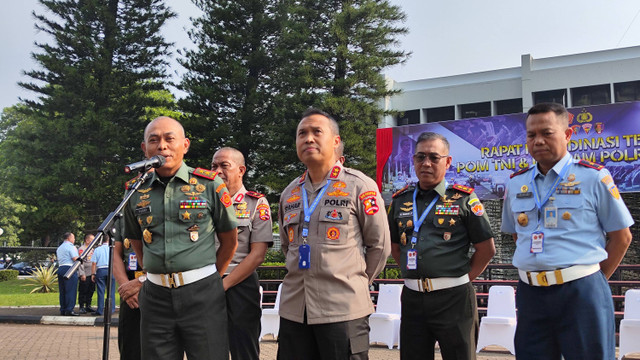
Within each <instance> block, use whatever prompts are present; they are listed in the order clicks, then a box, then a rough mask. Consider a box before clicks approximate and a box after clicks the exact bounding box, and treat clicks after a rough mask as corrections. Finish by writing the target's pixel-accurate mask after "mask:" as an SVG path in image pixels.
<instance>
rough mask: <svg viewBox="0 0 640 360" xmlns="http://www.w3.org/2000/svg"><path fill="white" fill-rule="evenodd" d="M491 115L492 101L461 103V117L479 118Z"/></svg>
mask: <svg viewBox="0 0 640 360" xmlns="http://www.w3.org/2000/svg"><path fill="white" fill-rule="evenodd" d="M485 116H491V102H481V103H473V104H462V105H460V118H461V119H468V118H477V117H485Z"/></svg>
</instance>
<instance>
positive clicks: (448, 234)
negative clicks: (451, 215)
mask: <svg viewBox="0 0 640 360" xmlns="http://www.w3.org/2000/svg"><path fill="white" fill-rule="evenodd" d="M442 239H444V241H449V240H451V233H450V232H448V231H446V232H445V233H444V234H443V235H442Z"/></svg>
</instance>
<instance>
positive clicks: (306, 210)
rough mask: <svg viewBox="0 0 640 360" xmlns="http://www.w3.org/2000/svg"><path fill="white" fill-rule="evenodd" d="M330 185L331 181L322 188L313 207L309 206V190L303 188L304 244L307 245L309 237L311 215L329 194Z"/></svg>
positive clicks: (312, 204)
mask: <svg viewBox="0 0 640 360" xmlns="http://www.w3.org/2000/svg"><path fill="white" fill-rule="evenodd" d="M329 185H331V180H328V181H327V184H326V185H325V186H324V187H322V190H320V193H319V194H318V196H316V198H315V199H314V200H313V203H311V206H309V199H308V197H307V189H305V188H304V186H303V187H302V203H303V205H304V222H303V223H302V242H303V243H305V244H306V243H307V236H309V222H311V214H313V211H314V210H315V209H316V207H317V206H318V204H319V203H320V200H321V199H322V197H323V196H324V193H325V192H327V188H328V187H329Z"/></svg>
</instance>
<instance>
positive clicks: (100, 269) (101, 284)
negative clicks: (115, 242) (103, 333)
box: [91, 236, 116, 315]
mask: <svg viewBox="0 0 640 360" xmlns="http://www.w3.org/2000/svg"><path fill="white" fill-rule="evenodd" d="M109 250H110V249H109V237H108V236H104V237H103V238H102V245H100V246H99V247H98V248H97V249H95V251H94V252H93V256H92V257H91V264H92V265H91V281H93V282H95V283H96V287H97V288H98V291H97V292H98V309H97V310H96V315H103V314H104V302H105V292H106V289H107V279H108V278H109ZM115 287H116V282H115V280H114V279H113V278H111V313H112V314H113V313H114V312H115V311H116V302H115Z"/></svg>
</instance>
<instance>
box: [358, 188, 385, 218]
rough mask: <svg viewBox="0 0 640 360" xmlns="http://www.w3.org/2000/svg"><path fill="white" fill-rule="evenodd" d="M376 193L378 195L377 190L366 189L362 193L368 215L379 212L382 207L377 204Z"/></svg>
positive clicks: (361, 197) (361, 198) (365, 211)
mask: <svg viewBox="0 0 640 360" xmlns="http://www.w3.org/2000/svg"><path fill="white" fill-rule="evenodd" d="M376 195H378V193H377V192H375V191H365V192H363V193H362V194H360V196H359V198H360V200H361V201H362V204H363V205H364V213H365V214H367V215H373V214H375V213H377V212H378V210H379V209H380V208H379V207H378V204H376Z"/></svg>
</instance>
